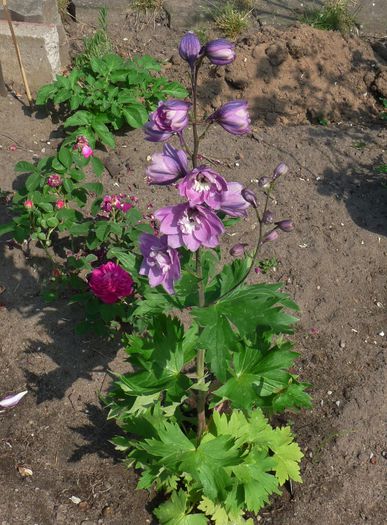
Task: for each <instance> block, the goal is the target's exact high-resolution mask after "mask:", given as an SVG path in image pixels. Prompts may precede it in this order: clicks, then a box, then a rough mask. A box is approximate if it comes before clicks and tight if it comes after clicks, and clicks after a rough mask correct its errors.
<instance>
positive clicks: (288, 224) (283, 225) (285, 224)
mask: <svg viewBox="0 0 387 525" xmlns="http://www.w3.org/2000/svg"><path fill="white" fill-rule="evenodd" d="M276 225H277V227H278V228H279V229H280V230H282V231H283V232H287V233H289V232H292V231H293V230H294V224H293V221H292V220H291V219H285V220H283V221H279V222H276Z"/></svg>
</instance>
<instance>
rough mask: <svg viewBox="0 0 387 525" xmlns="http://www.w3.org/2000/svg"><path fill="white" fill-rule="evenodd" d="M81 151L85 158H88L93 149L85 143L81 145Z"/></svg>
mask: <svg viewBox="0 0 387 525" xmlns="http://www.w3.org/2000/svg"><path fill="white" fill-rule="evenodd" d="M81 153H82V155H83V156H84V157H85V159H88V158H89V157H91V156H92V155H93V150H92V149H91V147H90V146H88V145H85V146H82V151H81Z"/></svg>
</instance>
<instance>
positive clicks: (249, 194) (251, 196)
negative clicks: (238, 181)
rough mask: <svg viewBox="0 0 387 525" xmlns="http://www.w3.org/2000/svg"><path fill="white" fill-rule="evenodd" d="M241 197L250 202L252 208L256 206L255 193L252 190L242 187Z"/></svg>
mask: <svg viewBox="0 0 387 525" xmlns="http://www.w3.org/2000/svg"><path fill="white" fill-rule="evenodd" d="M242 197H243V198H244V199H245V201H246V202H248V203H249V204H251V206H253V207H254V208H257V207H258V203H257V196H256V195H255V193H254V192H253V191H251V190H248V189H247V188H243V190H242Z"/></svg>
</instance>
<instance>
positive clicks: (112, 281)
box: [89, 261, 134, 304]
mask: <svg viewBox="0 0 387 525" xmlns="http://www.w3.org/2000/svg"><path fill="white" fill-rule="evenodd" d="M133 284H134V283H133V279H132V278H131V276H130V275H129V274H128V272H126V271H125V270H124V269H123V268H121V266H118V264H116V263H114V262H112V261H109V262H108V263H106V264H103V265H102V266H99V267H98V268H95V269H94V270H93V271H92V272H91V274H90V276H89V286H90V289H91V291H92V292H93V294H94V295H95V296H96V297H98V299H100V300H101V301H102V302H103V303H106V304H113V303H116V302H117V301H118V300H119V299H122V298H123V297H127V296H128V295H132V294H133Z"/></svg>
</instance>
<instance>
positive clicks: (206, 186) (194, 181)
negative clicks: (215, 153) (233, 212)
mask: <svg viewBox="0 0 387 525" xmlns="http://www.w3.org/2000/svg"><path fill="white" fill-rule="evenodd" d="M178 188H179V191H180V195H181V196H182V197H185V198H186V199H187V200H188V201H189V203H190V204H191V205H193V206H194V205H196V204H207V205H208V206H210V208H213V209H214V210H218V209H219V208H220V204H221V201H222V195H223V193H224V192H226V191H227V182H226V181H225V179H224V178H223V177H222V176H221V175H219V173H217V172H216V171H214V170H212V169H211V168H208V167H207V166H199V167H198V168H195V169H193V170H192V171H191V172H190V173H188V175H186V177H184V179H183V180H182V181H181V182H180V183H179V186H178Z"/></svg>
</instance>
